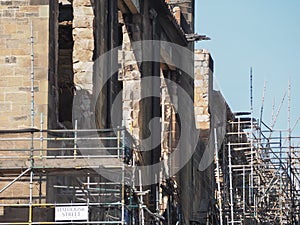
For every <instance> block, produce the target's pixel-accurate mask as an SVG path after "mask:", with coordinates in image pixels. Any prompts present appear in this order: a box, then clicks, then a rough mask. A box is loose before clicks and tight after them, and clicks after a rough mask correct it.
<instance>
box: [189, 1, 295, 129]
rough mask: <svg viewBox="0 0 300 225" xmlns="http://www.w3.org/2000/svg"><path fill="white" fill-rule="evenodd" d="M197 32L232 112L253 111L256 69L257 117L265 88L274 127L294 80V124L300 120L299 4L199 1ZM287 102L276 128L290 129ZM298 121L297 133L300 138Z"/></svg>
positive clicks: (266, 109)
mask: <svg viewBox="0 0 300 225" xmlns="http://www.w3.org/2000/svg"><path fill="white" fill-rule="evenodd" d="M195 13H196V32H197V33H199V34H206V35H207V36H209V37H210V38H211V41H205V42H204V41H203V42H199V43H197V45H196V46H197V48H205V49H208V50H209V51H210V52H211V54H212V57H213V59H214V65H215V70H214V71H215V76H216V79H217V82H218V83H219V87H220V89H221V91H222V93H223V95H224V97H225V99H226V100H227V102H228V104H229V106H230V107H231V109H232V110H233V111H249V109H250V106H249V105H250V104H249V102H250V100H249V99H250V98H249V95H250V94H249V93H250V91H249V86H250V84H249V83H250V82H249V73H250V72H249V71H250V67H252V68H253V79H254V81H253V93H254V102H255V104H254V112H255V115H256V116H259V115H260V107H261V102H262V92H263V86H264V81H266V82H267V89H266V94H265V95H266V98H265V104H264V114H263V115H264V116H263V118H264V121H265V122H267V123H268V124H270V123H271V122H270V121H271V115H272V105H273V102H274V101H275V111H276V110H277V108H278V106H279V105H280V102H281V100H282V97H283V95H284V93H285V91H287V90H288V81H289V79H290V80H291V86H292V88H291V106H292V108H291V111H292V118H291V119H292V121H291V123H292V124H293V123H294V122H295V121H296V119H297V118H298V117H299V116H300V105H299V99H300V68H299V66H300V1H299V0H272V1H271V0H263V1H262V0H251V1H242V0H227V1H222V0H219V1H217V0H196V12H195ZM287 99H288V98H287V97H286V99H285V102H284V104H283V107H282V110H281V113H280V116H279V117H278V122H277V124H278V126H277V128H282V129H286V128H287V127H288V126H287V124H288V123H287V108H288V107H287V102H288V101H287ZM299 130H300V121H299V123H298V125H297V127H296V129H295V133H298V134H300V131H299Z"/></svg>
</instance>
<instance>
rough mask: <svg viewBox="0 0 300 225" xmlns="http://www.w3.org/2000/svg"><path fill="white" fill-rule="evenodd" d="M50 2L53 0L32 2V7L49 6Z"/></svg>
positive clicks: (33, 0)
mask: <svg viewBox="0 0 300 225" xmlns="http://www.w3.org/2000/svg"><path fill="white" fill-rule="evenodd" d="M49 1H51V0H30V1H29V4H30V5H49Z"/></svg>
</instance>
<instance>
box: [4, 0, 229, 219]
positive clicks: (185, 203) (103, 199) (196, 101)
mask: <svg viewBox="0 0 300 225" xmlns="http://www.w3.org/2000/svg"><path fill="white" fill-rule="evenodd" d="M194 9H195V2H194V1H193V0H187V1H171V0H169V1H163V0H0V24H1V26H0V43H1V44H0V87H1V89H0V116H1V117H0V121H1V122H0V129H1V134H0V135H1V146H0V149H1V152H0V156H1V157H0V160H1V163H0V167H1V168H0V188H1V190H0V205H1V211H0V221H1V223H3V224H14V223H18V224H46V223H47V224H60V223H61V224H73V223H74V224H75V223H77V224H78V223H80V224H89V223H93V224H174V225H175V224H217V221H218V220H219V219H218V215H219V214H218V213H216V211H217V207H216V191H215V190H216V184H215V183H216V182H215V174H214V169H215V165H214V148H215V143H218V144H219V146H221V144H222V143H223V142H224V141H225V139H224V136H225V132H226V121H227V120H228V119H229V118H231V117H232V113H231V112H230V110H229V108H228V106H227V104H226V102H225V101H224V99H223V97H222V96H221V94H220V93H219V92H218V91H216V90H214V87H213V60H212V57H211V55H210V53H209V52H208V51H207V50H195V49H194V41H193V38H191V37H193V36H195V37H199V36H197V35H194ZM187 35H188V37H189V38H187ZM149 40H152V42H151V41H149ZM194 40H196V39H194ZM145 43H147V45H145ZM155 43H160V44H159V45H157V44H155ZM162 43H171V44H172V45H164V44H162ZM151 45H152V46H151ZM175 46H177V47H175ZM180 49H185V50H184V51H183V52H178V50H180ZM185 51H186V52H188V53H189V54H186V53H185ZM143 59H155V60H152V61H151V60H143ZM182 92H184V95H183V94H181V93H182ZM186 96H187V97H188V99H189V100H191V103H192V104H188V103H187V97H186ZM187 106H188V107H187ZM185 118H192V119H189V120H186V119H185ZM214 131H216V133H214ZM215 134H216V135H215ZM183 137H188V138H186V139H184V138H183ZM216 138H217V139H216ZM194 139H195V140H196V141H193V140H194ZM96 140H97V141H100V142H101V143H102V144H103V145H102V146H100V145H98V143H99V142H97V141H96ZM149 143H150V144H149ZM148 146H151V148H150V149H145V148H147V147H148ZM147 150H148V151H147ZM108 153H109V156H108V155H106V154H108ZM174 155H175V156H176V157H174ZM187 156H190V157H187ZM182 159H186V162H185V163H183V164H180V161H181V160H182ZM149 165H158V166H156V167H155V168H154V167H151V166H149ZM147 166H148V167H147ZM107 168H109V169H111V171H112V174H113V177H115V176H119V178H120V180H118V178H116V179H113V181H111V180H110V179H109V176H106V175H105V174H104V172H103V171H104V169H107ZM142 168H146V169H144V170H145V171H144V170H143V169H142ZM152 181H153V182H152ZM144 184H146V185H144ZM57 207H65V208H60V210H62V211H63V210H65V211H69V212H72V213H69V214H68V215H71V216H70V218H69V217H68V218H64V217H63V214H59V215H60V216H59V217H58V214H55V212H56V211H55V209H57ZM72 207H73V208H72ZM76 207H79V208H76ZM80 207H81V208H80ZM72 210H73V211H74V210H75V211H76V210H77V211H76V212H79V211H80V212H82V215H83V214H84V215H87V217H88V219H87V220H86V218H83V217H82V218H81V217H80V213H73V211H72ZM75 211H74V212H75ZM57 212H58V211H57ZM72 215H76V216H74V218H73V217H72ZM71 217H72V218H71Z"/></svg>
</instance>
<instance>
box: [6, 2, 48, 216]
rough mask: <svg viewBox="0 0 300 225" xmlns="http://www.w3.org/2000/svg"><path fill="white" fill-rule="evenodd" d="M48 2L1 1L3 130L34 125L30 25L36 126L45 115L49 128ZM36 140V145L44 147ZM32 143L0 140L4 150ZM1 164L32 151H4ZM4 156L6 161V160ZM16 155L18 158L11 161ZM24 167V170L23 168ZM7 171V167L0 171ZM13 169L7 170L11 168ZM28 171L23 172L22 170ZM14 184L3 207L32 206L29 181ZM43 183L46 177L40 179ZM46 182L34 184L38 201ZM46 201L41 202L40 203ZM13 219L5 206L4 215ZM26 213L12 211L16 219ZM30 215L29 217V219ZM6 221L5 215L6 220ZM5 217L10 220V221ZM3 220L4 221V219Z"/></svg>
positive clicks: (24, 146)
mask: <svg viewBox="0 0 300 225" xmlns="http://www.w3.org/2000/svg"><path fill="white" fill-rule="evenodd" d="M48 4H49V0H18V1H17V0H0V129H2V130H8V129H19V128H29V127H31V104H32V98H31V70H32V67H31V24H32V26H33V37H34V46H33V48H34V68H33V71H34V113H35V117H34V121H35V123H34V126H35V127H37V128H39V127H40V121H41V117H40V116H41V114H43V126H44V128H46V127H47V112H48V35H49V32H48V23H49V5H48ZM21 137H22V138H30V134H20V135H18V134H14V135H12V134H10V135H1V136H0V138H21ZM40 146H41V145H40V143H39V142H34V147H35V148H38V147H40ZM29 147H30V141H1V143H0V148H1V149H2V150H3V149H9V148H11V149H25V150H26V149H29ZM0 155H1V156H0V157H1V159H0V164H1V165H4V164H3V163H4V162H5V161H7V162H12V163H13V162H14V160H16V159H18V160H22V159H23V160H24V165H25V164H26V163H25V162H27V161H28V156H29V151H1V154H0ZM5 157H6V158H5ZM9 157H17V158H9ZM25 167H26V166H25ZM2 169H3V168H2ZM7 169H9V168H7ZM24 169H25V168H24ZM19 172H20V173H21V172H22V169H21V168H19V170H18V171H17V172H16V174H12V175H11V176H12V177H9V175H10V174H9V173H8V174H6V178H3V177H2V178H1V180H0V186H1V188H2V187H4V185H6V184H7V183H8V182H9V181H11V180H12V179H13V178H15V177H16V176H17V175H18V173H19ZM28 179H29V178H28V177H27V176H24V177H23V178H22V180H23V181H26V182H16V183H14V184H13V185H12V186H11V187H10V188H9V189H7V190H6V191H4V192H3V193H1V195H0V198H1V201H0V203H25V202H26V203H28V196H29V181H28ZM42 179H43V178H42ZM43 193H45V183H42V184H41V186H40V185H39V183H38V182H36V180H35V181H34V190H33V196H34V202H38V201H39V200H38V199H39V197H38V196H40V197H41V198H40V199H42V198H44V194H43ZM41 201H43V200H41ZM4 211H5V216H9V212H8V211H7V208H6V209H4V208H2V209H1V211H0V214H4ZM21 216H22V215H21V214H20V215H19V214H18V213H16V212H13V211H11V214H10V216H9V217H10V218H12V220H18V219H20V217H21ZM27 216H28V214H26V215H25V217H27ZM4 219H5V217H4ZM6 219H7V218H6ZM0 221H3V217H0Z"/></svg>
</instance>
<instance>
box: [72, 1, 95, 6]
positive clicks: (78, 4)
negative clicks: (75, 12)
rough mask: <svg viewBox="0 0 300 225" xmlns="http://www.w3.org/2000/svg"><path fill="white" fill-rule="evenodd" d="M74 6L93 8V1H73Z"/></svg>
mask: <svg viewBox="0 0 300 225" xmlns="http://www.w3.org/2000/svg"><path fill="white" fill-rule="evenodd" d="M73 6H74V7H77V6H87V7H89V6H92V3H91V0H73Z"/></svg>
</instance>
